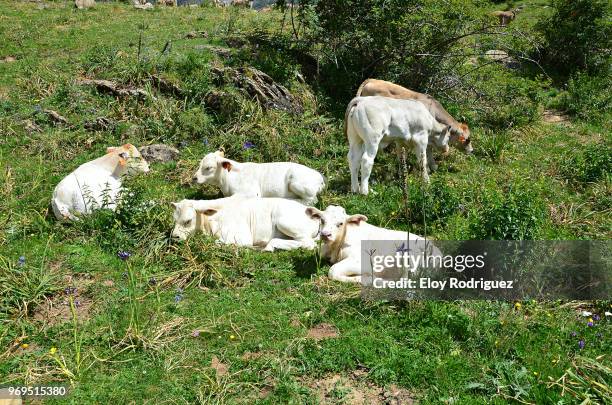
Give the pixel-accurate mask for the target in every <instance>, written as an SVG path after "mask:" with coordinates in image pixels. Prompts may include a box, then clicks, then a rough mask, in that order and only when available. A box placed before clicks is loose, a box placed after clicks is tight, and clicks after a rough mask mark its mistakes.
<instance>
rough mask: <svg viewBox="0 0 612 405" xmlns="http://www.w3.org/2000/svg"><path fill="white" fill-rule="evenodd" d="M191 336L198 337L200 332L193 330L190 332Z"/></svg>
mask: <svg viewBox="0 0 612 405" xmlns="http://www.w3.org/2000/svg"><path fill="white" fill-rule="evenodd" d="M191 336H193V337H198V336H200V331H199V330H198V329H196V330H194V331H193V332H191Z"/></svg>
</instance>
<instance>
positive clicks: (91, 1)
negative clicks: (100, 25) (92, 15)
mask: <svg viewBox="0 0 612 405" xmlns="http://www.w3.org/2000/svg"><path fill="white" fill-rule="evenodd" d="M95 5H96V2H95V0H75V1H74V6H75V7H76V8H78V9H84V8H92V7H93V6H95Z"/></svg>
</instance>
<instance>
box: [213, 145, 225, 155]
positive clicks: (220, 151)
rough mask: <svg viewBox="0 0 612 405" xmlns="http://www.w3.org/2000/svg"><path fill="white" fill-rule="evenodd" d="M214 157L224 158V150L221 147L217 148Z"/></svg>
mask: <svg viewBox="0 0 612 405" xmlns="http://www.w3.org/2000/svg"><path fill="white" fill-rule="evenodd" d="M215 155H217V156H220V157H225V149H223V147H221V148H219V150H218V151H216V152H215Z"/></svg>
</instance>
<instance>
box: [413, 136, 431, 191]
mask: <svg viewBox="0 0 612 405" xmlns="http://www.w3.org/2000/svg"><path fill="white" fill-rule="evenodd" d="M414 153H415V154H416V157H417V166H418V167H419V168H420V169H421V171H422V175H423V181H425V183H429V173H428V172H427V144H422V143H420V142H417V143H416V144H415V147H414Z"/></svg>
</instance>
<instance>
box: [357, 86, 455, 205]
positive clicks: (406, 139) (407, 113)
mask: <svg viewBox="0 0 612 405" xmlns="http://www.w3.org/2000/svg"><path fill="white" fill-rule="evenodd" d="M345 118H346V119H345V122H346V126H347V127H346V133H347V137H348V141H349V154H348V159H349V167H350V169H351V190H352V191H353V192H354V193H356V192H358V191H359V192H361V193H362V194H368V191H369V188H368V182H369V179H370V174H371V173H372V167H373V166H374V158H375V157H376V153H377V152H378V149H379V148H381V147H382V148H384V147H386V146H387V145H388V144H389V143H391V142H393V141H395V142H397V143H400V144H402V145H404V146H406V147H407V148H409V149H412V150H414V153H415V154H416V156H417V161H418V164H419V166H420V167H421V168H422V171H423V179H424V180H425V181H427V182H428V181H429V174H428V173H427V165H426V164H425V162H426V161H427V162H428V163H429V164H430V165H434V164H435V163H434V162H433V159H432V155H431V154H429V156H427V146H428V145H433V146H436V147H437V148H439V149H441V150H443V151H445V152H446V151H448V140H449V137H450V131H449V129H450V128H449V127H448V126H446V125H442V124H440V123H438V122H437V121H436V120H435V119H434V117H433V116H432V115H431V113H430V112H429V111H428V110H427V108H426V107H425V106H424V105H423V104H422V103H420V102H418V101H414V100H399V99H393V98H387V97H378V96H376V97H355V98H354V99H353V100H351V102H350V103H349V105H348V108H347V110H346V117H345ZM360 166H361V186H359V168H360Z"/></svg>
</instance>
